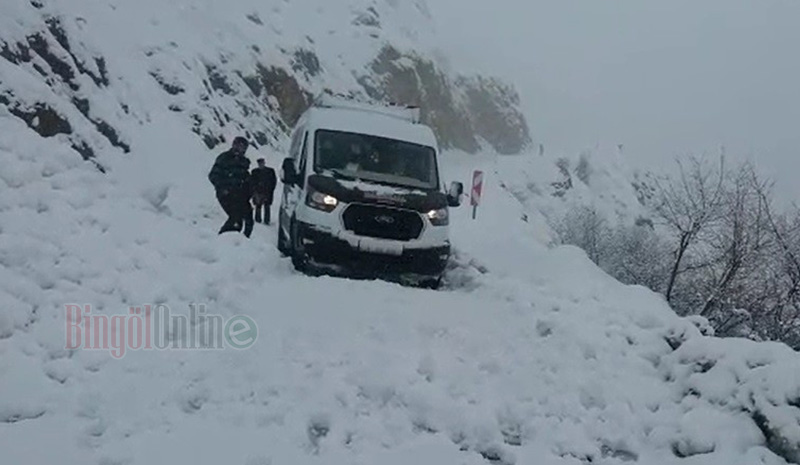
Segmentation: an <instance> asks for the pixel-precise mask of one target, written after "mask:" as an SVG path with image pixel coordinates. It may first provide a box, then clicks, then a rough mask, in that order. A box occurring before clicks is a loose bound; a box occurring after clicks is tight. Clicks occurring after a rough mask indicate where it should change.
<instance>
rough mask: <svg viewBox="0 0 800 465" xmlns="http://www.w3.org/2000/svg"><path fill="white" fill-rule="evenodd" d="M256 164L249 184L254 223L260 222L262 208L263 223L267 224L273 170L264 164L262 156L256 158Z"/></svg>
mask: <svg viewBox="0 0 800 465" xmlns="http://www.w3.org/2000/svg"><path fill="white" fill-rule="evenodd" d="M257 162H258V166H257V167H256V168H253V171H252V172H251V173H250V184H251V186H252V188H253V204H254V205H255V207H256V223H260V222H261V210H264V224H269V221H270V214H269V213H270V207H271V206H272V198H273V195H274V193H275V184H276V183H277V182H278V181H277V179H276V178H275V170H273V169H272V168H270V167H269V166H267V165H266V163H265V162H264V159H263V158H259V159H258V161H257Z"/></svg>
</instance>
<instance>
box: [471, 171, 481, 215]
mask: <svg viewBox="0 0 800 465" xmlns="http://www.w3.org/2000/svg"><path fill="white" fill-rule="evenodd" d="M481 192H483V171H478V170H475V172H474V173H472V193H471V194H470V203H471V204H472V206H474V207H477V206H478V205H480V203H481Z"/></svg>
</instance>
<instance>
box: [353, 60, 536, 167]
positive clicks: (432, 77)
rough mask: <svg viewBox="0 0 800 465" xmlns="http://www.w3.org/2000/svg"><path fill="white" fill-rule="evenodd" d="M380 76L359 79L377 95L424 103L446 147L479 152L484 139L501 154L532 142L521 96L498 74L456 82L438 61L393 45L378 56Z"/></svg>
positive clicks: (425, 118)
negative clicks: (520, 101) (400, 50)
mask: <svg viewBox="0 0 800 465" xmlns="http://www.w3.org/2000/svg"><path fill="white" fill-rule="evenodd" d="M371 70H372V71H373V72H374V74H375V76H374V77H373V76H361V77H360V78H359V83H360V84H361V85H362V87H363V88H364V91H365V92H366V93H367V95H369V96H370V97H371V98H373V99H375V100H378V101H383V102H392V103H397V104H402V105H413V106H418V107H419V108H420V113H421V118H422V121H423V122H424V123H426V124H428V125H429V126H431V127H432V128H433V130H434V132H435V133H436V135H437V138H438V139H439V143H440V145H441V146H442V147H443V148H456V149H460V150H464V151H466V152H470V153H475V152H477V151H478V150H480V148H481V145H480V142H479V138H480V139H483V140H485V141H486V142H487V143H489V145H491V146H492V147H493V148H494V149H495V150H496V151H497V152H498V153H502V154H513V153H519V152H520V151H521V150H523V149H524V148H525V147H526V146H527V145H528V144H529V143H530V135H529V130H528V125H527V123H526V121H525V118H524V116H523V115H522V113H521V112H520V111H519V110H518V106H519V96H518V94H517V93H516V91H514V89H513V88H512V87H510V86H508V85H505V84H503V83H501V82H499V81H498V80H496V79H486V78H480V77H477V78H458V79H456V80H455V81H452V80H451V79H450V78H449V77H448V76H447V75H446V74H445V73H444V72H443V71H441V70H440V69H438V68H437V66H436V65H435V64H434V62H432V61H430V60H426V59H424V58H422V57H419V56H417V55H415V54H413V53H401V52H399V51H398V50H397V49H395V48H393V47H391V46H387V47H384V48H383V50H381V52H380V54H379V55H378V57H377V58H376V59H375V60H374V61H373V63H372V65H371Z"/></svg>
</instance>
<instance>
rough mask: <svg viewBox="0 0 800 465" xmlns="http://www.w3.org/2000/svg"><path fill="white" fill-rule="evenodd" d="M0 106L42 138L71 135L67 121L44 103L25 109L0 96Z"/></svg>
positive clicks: (70, 127)
mask: <svg viewBox="0 0 800 465" xmlns="http://www.w3.org/2000/svg"><path fill="white" fill-rule="evenodd" d="M0 104H3V105H5V106H6V107H7V108H8V111H9V112H10V113H11V114H12V115H14V116H16V117H17V118H19V119H21V120H23V121H25V123H26V124H27V125H28V127H30V128H31V129H33V130H34V131H36V132H37V133H38V134H39V135H40V136H42V137H53V136H55V135H57V134H72V126H71V125H70V124H69V121H67V119H66V118H65V117H63V116H61V115H60V114H59V113H58V112H57V111H55V110H54V109H53V108H51V107H50V105H48V104H46V103H36V104H34V105H32V106H31V107H30V108H25V107H24V106H22V105H20V104H19V103H13V102H12V101H11V100H10V99H9V98H8V97H7V96H5V95H0Z"/></svg>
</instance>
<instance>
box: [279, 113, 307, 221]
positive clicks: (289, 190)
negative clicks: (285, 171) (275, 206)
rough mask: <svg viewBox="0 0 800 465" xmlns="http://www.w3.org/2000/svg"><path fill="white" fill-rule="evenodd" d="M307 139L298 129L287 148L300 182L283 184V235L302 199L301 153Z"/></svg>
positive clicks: (304, 132)
mask: <svg viewBox="0 0 800 465" xmlns="http://www.w3.org/2000/svg"><path fill="white" fill-rule="evenodd" d="M307 138H308V136H307V133H306V131H305V129H304V128H299V129H298V130H297V131H296V132H295V133H294V136H292V144H291V147H290V148H289V156H290V157H291V158H292V160H294V166H295V171H296V172H297V173H298V174H299V175H300V180H299V182H298V183H294V184H290V183H284V184H283V199H282V202H281V212H280V214H281V215H283V218H282V219H283V226H284V228H285V229H286V231H285V233H286V234H287V237H288V233H289V229H288V228H289V222H290V220H291V218H292V215H294V212H295V209H297V204H298V202H299V200H300V199H301V198H302V195H303V186H304V185H305V176H306V173H305V171H304V170H302V168H305V164H304V163H302V155H301V154H302V153H303V152H304V151H305V150H306V147H305V145H306V139H307Z"/></svg>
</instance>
